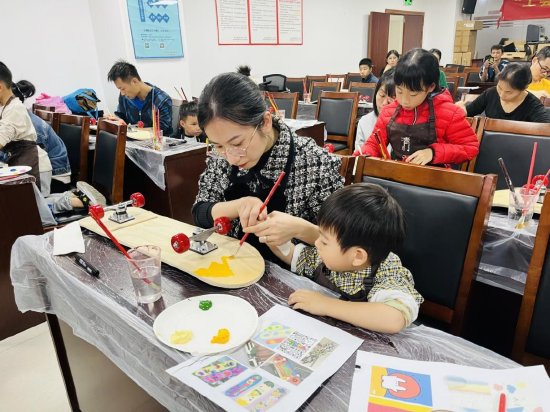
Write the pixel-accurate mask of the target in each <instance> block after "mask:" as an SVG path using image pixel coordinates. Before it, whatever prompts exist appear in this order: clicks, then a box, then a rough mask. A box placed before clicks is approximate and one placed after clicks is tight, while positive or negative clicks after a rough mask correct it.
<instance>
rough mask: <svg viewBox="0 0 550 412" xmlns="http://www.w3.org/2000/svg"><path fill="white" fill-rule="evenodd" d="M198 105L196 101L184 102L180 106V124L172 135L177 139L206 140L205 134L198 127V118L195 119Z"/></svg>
mask: <svg viewBox="0 0 550 412" xmlns="http://www.w3.org/2000/svg"><path fill="white" fill-rule="evenodd" d="M197 113H198V105H197V102H196V101H194V100H193V101H191V102H184V103H182V105H181V106H180V113H179V118H180V122H179V124H180V126H179V127H178V129H177V130H176V133H175V134H174V135H172V137H175V138H177V139H183V140H186V139H191V140H196V141H198V142H203V143H204V142H206V135H205V134H204V133H203V131H202V129H201V128H200V127H199V120H198V119H197Z"/></svg>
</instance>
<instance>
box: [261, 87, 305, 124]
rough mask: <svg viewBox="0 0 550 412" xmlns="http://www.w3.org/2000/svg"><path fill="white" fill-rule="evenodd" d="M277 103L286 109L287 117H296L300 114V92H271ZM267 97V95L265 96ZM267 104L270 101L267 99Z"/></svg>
mask: <svg viewBox="0 0 550 412" xmlns="http://www.w3.org/2000/svg"><path fill="white" fill-rule="evenodd" d="M269 94H270V95H271V97H272V98H273V100H275V104H276V105H277V107H278V108H279V109H281V110H284V111H285V117H289V118H291V119H296V115H297V114H298V93H282V92H269ZM265 98H266V99H267V96H266V97H265ZM266 103H267V105H268V106H269V103H268V102H267V100H266Z"/></svg>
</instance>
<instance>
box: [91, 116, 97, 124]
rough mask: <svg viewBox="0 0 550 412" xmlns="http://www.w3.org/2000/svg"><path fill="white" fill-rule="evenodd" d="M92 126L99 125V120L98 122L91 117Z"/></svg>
mask: <svg viewBox="0 0 550 412" xmlns="http://www.w3.org/2000/svg"><path fill="white" fill-rule="evenodd" d="M90 124H91V125H96V124H97V120H96V119H95V118H94V117H90Z"/></svg>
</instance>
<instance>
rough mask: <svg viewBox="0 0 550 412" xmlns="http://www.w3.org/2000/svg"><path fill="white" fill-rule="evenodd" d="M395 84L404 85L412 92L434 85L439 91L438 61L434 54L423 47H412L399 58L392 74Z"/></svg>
mask: <svg viewBox="0 0 550 412" xmlns="http://www.w3.org/2000/svg"><path fill="white" fill-rule="evenodd" d="M393 79H394V81H395V84H396V86H405V87H406V88H407V89H409V90H411V91H414V92H421V91H424V89H425V88H426V87H430V86H431V85H432V84H433V85H435V89H434V91H436V92H437V91H439V63H438V61H437V59H436V58H435V56H434V55H433V54H431V53H430V52H429V51H427V50H424V49H420V48H417V49H412V50H409V51H408V52H407V53H405V54H404V55H403V57H401V59H399V62H397V66H396V67H395V74H394V76H393Z"/></svg>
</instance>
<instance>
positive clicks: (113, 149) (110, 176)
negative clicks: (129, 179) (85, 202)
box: [92, 120, 126, 204]
mask: <svg viewBox="0 0 550 412" xmlns="http://www.w3.org/2000/svg"><path fill="white" fill-rule="evenodd" d="M125 149H126V126H122V125H118V124H113V123H110V122H108V121H106V120H100V122H99V126H98V129H97V138H96V143H95V157H94V172H93V176H92V185H93V186H94V187H95V188H96V189H97V190H99V191H100V192H101V193H102V194H103V195H104V196H105V198H106V199H107V201H108V202H109V203H111V204H114V203H119V202H121V201H122V196H123V187H122V185H123V183H124V159H125Z"/></svg>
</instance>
